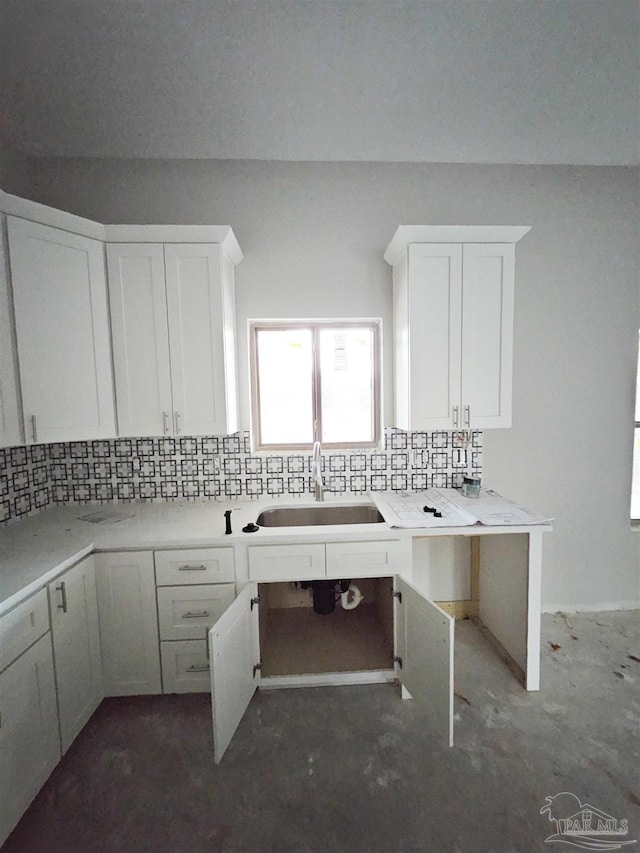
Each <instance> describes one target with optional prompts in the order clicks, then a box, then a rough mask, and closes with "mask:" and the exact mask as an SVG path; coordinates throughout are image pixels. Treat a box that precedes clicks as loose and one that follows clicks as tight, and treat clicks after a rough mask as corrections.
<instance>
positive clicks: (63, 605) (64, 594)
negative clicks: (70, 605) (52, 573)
mask: <svg viewBox="0 0 640 853" xmlns="http://www.w3.org/2000/svg"><path fill="white" fill-rule="evenodd" d="M56 592H59V593H60V595H61V596H62V601H61V603H60V604H58V610H62V612H63V613H66V612H67V586H66V583H65V581H62V582H61V583H60V584H59V585H58V586H57V587H56Z"/></svg>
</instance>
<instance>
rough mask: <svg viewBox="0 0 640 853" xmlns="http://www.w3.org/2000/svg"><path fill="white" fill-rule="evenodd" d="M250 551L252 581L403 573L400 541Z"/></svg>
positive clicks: (259, 547) (267, 547) (268, 547)
mask: <svg viewBox="0 0 640 853" xmlns="http://www.w3.org/2000/svg"><path fill="white" fill-rule="evenodd" d="M248 550H249V580H252V581H286V580H290V579H291V578H295V579H296V580H313V579H315V578H323V577H328V578H363V577H383V576H384V575H392V574H396V573H397V572H399V571H400V570H401V566H400V561H401V543H400V540H399V539H391V540H388V541H385V540H379V539H374V540H371V541H362V542H327V543H324V542H319V543H305V544H303V545H251V546H249V549H248Z"/></svg>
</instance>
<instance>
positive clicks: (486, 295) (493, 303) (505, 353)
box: [461, 243, 515, 429]
mask: <svg viewBox="0 0 640 853" xmlns="http://www.w3.org/2000/svg"><path fill="white" fill-rule="evenodd" d="M514 258H515V246H514V245H513V243H488V244H481V243H474V244H469V245H465V246H464V255H463V267H464V284H463V298H462V391H461V401H462V424H461V425H462V426H465V427H466V426H472V427H474V428H476V429H489V428H492V427H510V426H511V378H512V362H513V293H514Z"/></svg>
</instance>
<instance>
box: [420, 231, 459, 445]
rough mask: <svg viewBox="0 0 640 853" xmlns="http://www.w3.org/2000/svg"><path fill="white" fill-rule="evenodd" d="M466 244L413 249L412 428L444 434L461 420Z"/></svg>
mask: <svg viewBox="0 0 640 853" xmlns="http://www.w3.org/2000/svg"><path fill="white" fill-rule="evenodd" d="M461 300H462V246H460V245H458V244H454V243H442V244H439V243H425V244H419V243H416V244H412V245H411V246H410V247H409V273H408V299H407V311H408V312H409V321H408V329H409V366H408V375H409V395H408V399H409V411H410V415H409V419H410V424H409V426H408V427H407V428H408V429H414V430H416V429H418V430H422V429H426V430H440V429H452V428H454V427H455V426H456V418H457V419H458V421H459V419H460V416H461V413H460V410H459V407H460V354H461V321H460V317H461V310H462V302H461Z"/></svg>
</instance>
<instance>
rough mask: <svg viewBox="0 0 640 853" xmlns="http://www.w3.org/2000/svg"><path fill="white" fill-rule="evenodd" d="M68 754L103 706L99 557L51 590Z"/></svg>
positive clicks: (64, 747) (69, 573) (60, 704)
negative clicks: (97, 589) (99, 618)
mask: <svg viewBox="0 0 640 853" xmlns="http://www.w3.org/2000/svg"><path fill="white" fill-rule="evenodd" d="M48 590H49V606H50V609H51V633H52V636H53V653H54V660H55V671H56V684H57V688H58V714H59V717H60V739H61V743H62V752H63V753H65V752H66V751H67V749H69V747H70V746H71V744H72V743H73V741H74V739H75V737H76V735H77V734H78V733H79V732H80V730H81V729H82V727H83V726H84V725H85V723H86V722H87V721H88V720H89V717H91V715H92V714H93V712H94V711H95V710H96V708H97V707H98V705H99V704H100V702H101V701H102V696H103V692H102V659H101V652H100V626H99V621H98V602H97V597H96V580H95V568H94V557H86V558H85V559H84V560H81V561H80V562H79V563H76V565H75V566H73V567H72V568H71V569H68V570H67V571H66V572H65V573H64V574H62V575H60V576H59V577H58V578H57V579H56V580H54V581H52V582H51V583H50V584H49V587H48Z"/></svg>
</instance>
